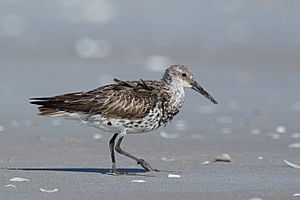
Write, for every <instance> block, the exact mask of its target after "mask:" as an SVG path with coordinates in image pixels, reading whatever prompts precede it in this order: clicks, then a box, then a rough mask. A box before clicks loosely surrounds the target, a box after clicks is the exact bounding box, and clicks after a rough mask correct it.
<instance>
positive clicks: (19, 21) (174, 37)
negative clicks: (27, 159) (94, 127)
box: [0, 0, 300, 132]
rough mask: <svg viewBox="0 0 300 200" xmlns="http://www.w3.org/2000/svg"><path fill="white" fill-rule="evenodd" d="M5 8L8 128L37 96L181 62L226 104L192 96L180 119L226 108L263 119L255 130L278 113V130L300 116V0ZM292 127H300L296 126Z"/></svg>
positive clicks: (28, 114)
mask: <svg viewBox="0 0 300 200" xmlns="http://www.w3.org/2000/svg"><path fill="white" fill-rule="evenodd" d="M0 5H1V6H0V99H1V100H0V102H1V104H0V112H1V113H0V116H1V124H2V125H5V127H9V126H10V125H14V124H16V123H15V122H16V121H14V120H17V122H18V120H27V119H31V118H33V117H34V115H35V113H36V109H35V107H33V106H31V105H29V104H28V98H29V97H36V96H47V95H55V94H60V93H65V92H74V91H78V90H89V89H93V88H95V87H97V86H100V85H102V84H104V83H108V82H111V81H112V79H113V78H114V77H118V78H120V79H125V80H128V79H139V78H144V79H159V78H160V76H161V74H162V72H163V71H164V69H165V68H166V67H168V66H169V65H170V64H177V63H180V64H186V65H189V66H191V67H192V69H193V71H194V73H195V77H196V79H197V80H198V81H199V82H200V83H201V84H202V85H203V87H204V88H206V89H207V90H208V91H209V92H210V93H211V94H212V95H213V96H214V97H215V98H216V99H217V100H218V101H219V102H220V105H219V106H218V107H217V108H212V107H211V105H210V102H208V101H207V100H206V99H204V98H202V97H200V96H197V95H196V94H192V92H188V98H187V101H188V103H187V104H186V105H185V107H184V109H185V110H186V111H183V114H182V117H183V118H185V119H188V118H187V117H189V116H192V119H190V121H191V124H193V123H195V121H196V120H198V119H199V118H198V115H199V113H201V114H211V113H216V112H218V115H224V113H225V115H227V114H228V113H227V114H226V112H228V111H230V112H232V115H236V116H234V117H236V118H239V117H240V116H241V115H242V116H243V117H244V118H245V119H247V117H248V115H251V116H252V115H254V116H256V118H255V119H253V121H254V122H253V123H254V124H255V125H254V126H255V127H258V126H259V125H261V124H263V122H261V121H262V117H261V115H263V114H262V110H264V111H265V113H264V114H265V115H264V118H263V119H264V120H268V119H269V117H271V116H276V117H275V118H272V121H275V122H276V123H275V124H280V122H282V119H286V117H287V116H290V117H292V119H295V117H299V112H298V111H299V110H300V94H299V84H300V67H299V61H300V59H299V56H300V48H299V45H300V26H299V25H300V12H299V10H300V2H299V1H296V0H290V1H284V0H254V1H246V0H228V1H204V0H197V1H196V0H191V1H179V0H165V1H158V0H153V1H137V0H126V1H116V0H112V1H109V0H51V1H40V0H1V1H0ZM195 108H196V109H195ZM222 109H223V110H222ZM224 109H227V110H224ZM222 113H223V114H222ZM253 113H254V114H253ZM195 116H197V117H196V118H197V119H193V118H194V117H195ZM257 116H258V117H257ZM211 118H216V116H213V117H211ZM211 118H207V117H206V118H205V117H201V116H200V119H201V120H203V121H205V120H211V121H213V120H214V119H211ZM193 120H194V121H193ZM270 121H271V119H270ZM235 122H236V121H235ZM287 123H288V124H289V123H290V126H292V127H294V129H296V127H297V126H296V123H295V121H294V120H288V122H287ZM1 124H0V125H1ZM7 124H8V125H7ZM9 124H10V125H9ZM274 127H275V125H274V124H273V125H271V126H270V127H269V128H270V129H274ZM207 129H209V127H208V128H207ZM221 130H222V129H221ZM226 130H227V129H226ZM226 130H223V131H224V132H226ZM227 132H228V130H227ZM229 132H230V131H229Z"/></svg>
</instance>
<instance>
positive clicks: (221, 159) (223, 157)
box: [215, 153, 231, 162]
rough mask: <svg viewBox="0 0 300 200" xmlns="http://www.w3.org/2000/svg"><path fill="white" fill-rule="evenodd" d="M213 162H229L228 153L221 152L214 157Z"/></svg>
mask: <svg viewBox="0 0 300 200" xmlns="http://www.w3.org/2000/svg"><path fill="white" fill-rule="evenodd" d="M215 162H231V157H230V155H228V154H226V153H223V154H222V155H221V156H217V157H216V158H215Z"/></svg>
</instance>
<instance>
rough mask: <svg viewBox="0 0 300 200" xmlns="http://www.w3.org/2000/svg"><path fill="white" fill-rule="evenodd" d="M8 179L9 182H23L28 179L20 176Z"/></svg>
mask: <svg viewBox="0 0 300 200" xmlns="http://www.w3.org/2000/svg"><path fill="white" fill-rule="evenodd" d="M9 181H11V182H25V181H29V179H26V178H21V177H15V178H11V179H9Z"/></svg>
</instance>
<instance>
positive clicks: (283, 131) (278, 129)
mask: <svg viewBox="0 0 300 200" xmlns="http://www.w3.org/2000/svg"><path fill="white" fill-rule="evenodd" d="M276 132H277V133H285V132H286V128H285V127H284V126H277V128H276Z"/></svg>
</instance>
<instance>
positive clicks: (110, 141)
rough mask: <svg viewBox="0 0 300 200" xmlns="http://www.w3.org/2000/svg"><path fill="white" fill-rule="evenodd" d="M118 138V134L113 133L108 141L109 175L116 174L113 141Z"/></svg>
mask: <svg viewBox="0 0 300 200" xmlns="http://www.w3.org/2000/svg"><path fill="white" fill-rule="evenodd" d="M117 136H118V133H115V134H114V135H113V136H112V138H111V139H110V140H109V150H110V156H111V162H112V167H111V173H116V169H117V168H116V157H115V140H116V138H117Z"/></svg>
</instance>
